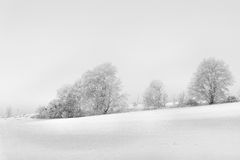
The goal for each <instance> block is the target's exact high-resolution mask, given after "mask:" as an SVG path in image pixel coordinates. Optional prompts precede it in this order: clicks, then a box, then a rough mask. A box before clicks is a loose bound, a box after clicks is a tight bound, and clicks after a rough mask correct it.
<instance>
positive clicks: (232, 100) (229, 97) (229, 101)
mask: <svg viewBox="0 0 240 160" xmlns="http://www.w3.org/2000/svg"><path fill="white" fill-rule="evenodd" d="M234 102H239V99H238V98H237V97H235V96H228V97H227V99H226V103H234Z"/></svg>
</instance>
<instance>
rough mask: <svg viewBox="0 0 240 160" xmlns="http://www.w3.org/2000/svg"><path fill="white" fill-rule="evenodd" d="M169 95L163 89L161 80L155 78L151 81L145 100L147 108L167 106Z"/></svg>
mask: <svg viewBox="0 0 240 160" xmlns="http://www.w3.org/2000/svg"><path fill="white" fill-rule="evenodd" d="M166 98H167V95H166V93H165V91H164V89H163V84H162V82H161V81H158V80H155V81H152V82H151V83H150V86H149V87H148V88H147V89H146V91H145V93H144V96H143V102H144V105H145V107H147V108H151V107H153V108H161V107H165V104H166Z"/></svg>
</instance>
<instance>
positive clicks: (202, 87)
mask: <svg viewBox="0 0 240 160" xmlns="http://www.w3.org/2000/svg"><path fill="white" fill-rule="evenodd" d="M232 84H233V78H232V74H231V72H230V70H229V68H228V66H227V65H226V64H225V63H224V62H223V61H219V60H216V59H214V58H209V59H205V60H203V62H202V63H201V64H200V65H199V67H198V69H197V72H196V73H195V74H194V77H193V79H192V82H191V85H190V87H189V94H190V95H191V96H192V97H193V98H195V99H197V100H198V101H206V102H207V103H208V104H215V103H217V102H221V101H224V100H225V98H226V95H227V92H228V91H229V86H231V85H232Z"/></svg>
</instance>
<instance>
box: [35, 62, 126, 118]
mask: <svg viewBox="0 0 240 160" xmlns="http://www.w3.org/2000/svg"><path fill="white" fill-rule="evenodd" d="M116 73H117V70H116V68H115V67H114V66H112V65H111V64H109V63H106V64H103V65H100V66H98V67H96V68H94V69H93V70H91V71H88V72H86V73H85V74H84V75H83V76H82V78H81V79H80V80H78V81H76V82H75V83H74V84H73V85H68V86H65V87H63V88H61V89H60V90H58V92H57V97H56V99H54V100H52V101H51V102H50V103H49V104H48V105H47V107H41V108H39V109H38V115H39V116H38V117H40V118H71V117H81V116H88V115H95V114H106V113H109V112H120V111H122V109H123V107H125V106H126V105H127V103H126V97H125V96H124V95H123V94H121V83H120V80H119V78H118V77H117V76H116Z"/></svg>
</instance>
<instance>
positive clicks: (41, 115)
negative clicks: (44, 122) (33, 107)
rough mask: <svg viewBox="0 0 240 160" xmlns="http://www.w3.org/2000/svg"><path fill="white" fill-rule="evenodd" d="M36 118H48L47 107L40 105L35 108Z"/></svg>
mask: <svg viewBox="0 0 240 160" xmlns="http://www.w3.org/2000/svg"><path fill="white" fill-rule="evenodd" d="M37 113H38V115H37V118H40V119H47V118H49V114H48V109H47V108H46V107H45V106H41V107H39V108H38V109H37Z"/></svg>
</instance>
